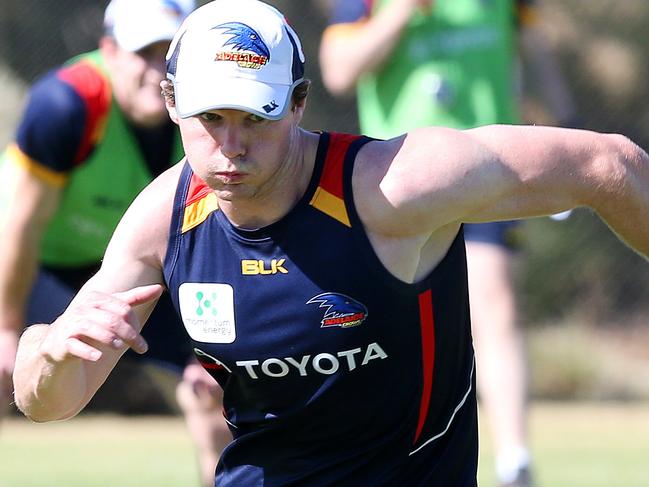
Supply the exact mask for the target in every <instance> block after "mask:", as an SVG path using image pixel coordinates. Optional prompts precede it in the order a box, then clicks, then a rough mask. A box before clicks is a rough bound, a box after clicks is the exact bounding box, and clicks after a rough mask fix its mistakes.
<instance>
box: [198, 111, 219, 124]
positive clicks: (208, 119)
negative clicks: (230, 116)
mask: <svg viewBox="0 0 649 487" xmlns="http://www.w3.org/2000/svg"><path fill="white" fill-rule="evenodd" d="M199 117H200V118H201V119H202V120H205V121H206V122H213V121H215V120H218V118H219V116H218V115H217V114H216V113H211V112H204V113H201V114H200V115H199Z"/></svg>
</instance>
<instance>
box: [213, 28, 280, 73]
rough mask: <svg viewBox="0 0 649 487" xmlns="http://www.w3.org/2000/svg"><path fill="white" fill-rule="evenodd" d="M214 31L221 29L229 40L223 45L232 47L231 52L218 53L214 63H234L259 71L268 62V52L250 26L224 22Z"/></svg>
mask: <svg viewBox="0 0 649 487" xmlns="http://www.w3.org/2000/svg"><path fill="white" fill-rule="evenodd" d="M214 29H222V30H223V33H224V34H225V35H228V36H230V39H229V40H228V41H227V42H225V43H224V44H223V47H225V46H232V49H233V50H236V51H239V52H233V51H219V52H217V53H216V57H215V58H214V60H215V61H234V62H236V63H237V64H238V65H239V67H242V68H251V69H259V68H261V67H262V66H264V65H266V63H268V61H270V50H269V49H268V46H266V44H265V43H264V41H263V40H262V38H261V36H260V35H259V34H258V33H257V32H256V31H255V30H254V29H253V28H252V27H250V26H248V25H246V24H243V23H241V22H226V23H224V24H220V25H217V26H216V27H214Z"/></svg>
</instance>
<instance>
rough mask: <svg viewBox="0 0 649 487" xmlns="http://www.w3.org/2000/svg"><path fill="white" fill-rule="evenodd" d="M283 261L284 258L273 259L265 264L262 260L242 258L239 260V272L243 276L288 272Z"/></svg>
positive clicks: (284, 260)
mask: <svg viewBox="0 0 649 487" xmlns="http://www.w3.org/2000/svg"><path fill="white" fill-rule="evenodd" d="M284 262H286V259H273V260H271V261H270V264H268V265H267V263H266V262H264V261H263V260H250V259H244V260H242V261H241V273H242V274H243V275H244V276H257V275H262V276H268V275H274V274H288V271H287V270H286V268H285V267H284Z"/></svg>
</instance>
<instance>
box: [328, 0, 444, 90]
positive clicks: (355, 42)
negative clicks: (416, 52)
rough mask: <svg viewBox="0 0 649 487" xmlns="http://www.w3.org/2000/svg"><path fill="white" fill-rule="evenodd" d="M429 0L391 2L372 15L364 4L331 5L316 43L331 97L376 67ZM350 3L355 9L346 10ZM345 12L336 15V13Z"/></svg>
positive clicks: (340, 2)
mask: <svg viewBox="0 0 649 487" xmlns="http://www.w3.org/2000/svg"><path fill="white" fill-rule="evenodd" d="M433 3H434V2H433V1H432V0H393V1H391V2H390V3H389V4H388V5H386V7H385V8H382V9H381V10H379V11H378V12H377V13H376V15H371V16H370V13H371V12H369V11H368V10H367V7H366V4H367V2H364V1H358V0H353V1H349V0H338V1H336V2H334V7H333V8H334V9H335V10H336V11H335V12H334V15H333V20H332V23H331V25H330V26H329V27H328V28H327V29H326V30H325V31H324V34H323V36H322V41H321V44H320V70H321V71H322V80H323V82H324V85H325V87H326V88H327V89H328V90H329V91H330V92H331V93H333V94H335V95H341V94H344V93H347V92H349V91H351V90H352V89H353V88H354V87H355V86H356V82H357V81H358V79H359V78H360V77H361V76H362V75H363V74H365V73H368V72H372V71H374V70H376V69H378V68H380V67H381V66H382V65H383V63H384V62H385V61H386V60H387V59H388V58H389V57H390V55H391V54H392V51H393V49H394V48H395V46H396V45H397V43H398V42H399V39H400V37H401V33H402V32H403V30H404V29H405V28H406V27H407V25H408V23H409V22H410V18H411V17H412V15H413V14H414V13H415V11H416V10H417V9H420V8H423V9H430V8H431V6H432V4H433ZM352 4H359V6H358V8H356V9H353V10H350V9H351V5H352ZM345 9H347V10H348V12H349V13H347V12H346V13H345V14H340V15H338V12H337V10H345Z"/></svg>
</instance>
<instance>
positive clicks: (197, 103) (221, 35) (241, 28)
mask: <svg viewBox="0 0 649 487" xmlns="http://www.w3.org/2000/svg"><path fill="white" fill-rule="evenodd" d="M167 78H168V79H170V80H171V81H172V82H173V85H174V93H175V102H176V112H177V113H178V116H179V117H181V118H187V117H190V116H192V115H196V114H198V113H202V112H205V111H208V110H215V109H224V108H228V109H235V110H242V111H245V112H249V113H254V114H256V115H259V116H261V117H264V118H267V119H270V120H278V119H280V118H282V117H283V116H284V114H285V113H286V111H287V108H288V107H289V105H290V98H291V94H292V92H293V88H294V87H295V86H296V85H298V84H299V83H300V82H301V81H303V79H304V53H303V52H302V46H301V44H300V40H299V38H298V36H297V34H296V33H295V31H294V30H293V29H292V28H291V27H290V26H289V25H288V23H287V22H286V19H285V18H284V16H283V15H282V14H281V13H280V12H279V11H278V10H277V9H275V8H274V7H271V6H270V5H267V4H265V3H263V2H260V1H257V0H236V1H235V0H214V1H213V2H210V3H208V4H206V5H204V6H202V7H200V8H198V9H197V10H195V11H194V12H193V13H192V14H191V15H189V17H187V19H186V20H185V22H184V23H183V25H182V26H181V27H180V29H179V30H178V32H177V33H176V36H175V37H174V39H173V41H172V43H171V46H170V48H169V52H168V53H167Z"/></svg>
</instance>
